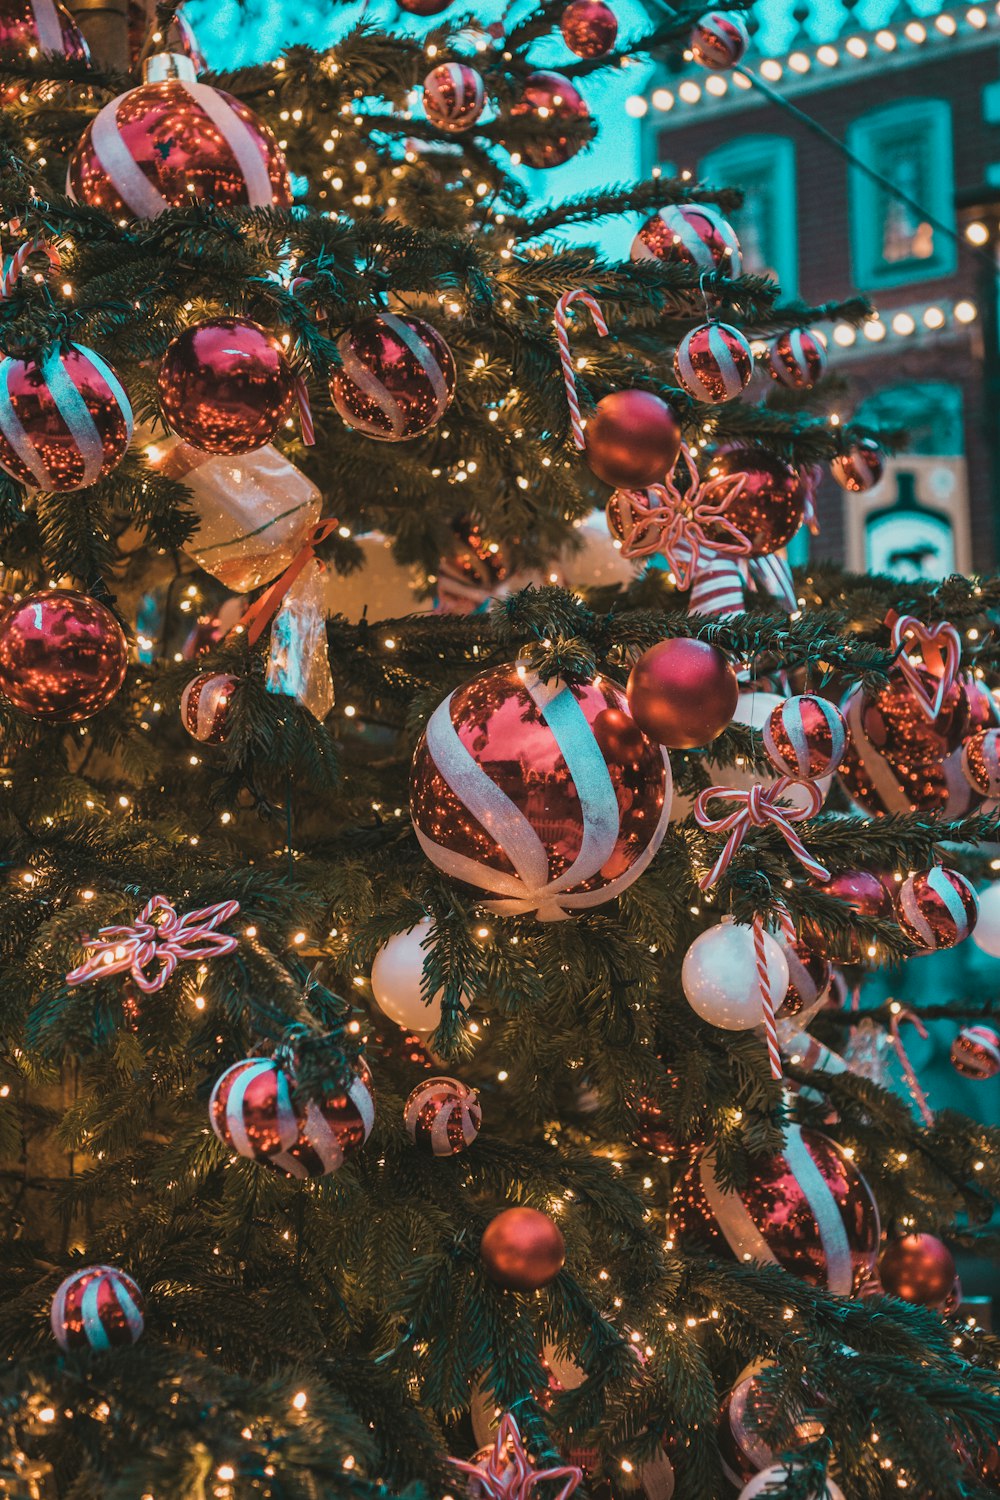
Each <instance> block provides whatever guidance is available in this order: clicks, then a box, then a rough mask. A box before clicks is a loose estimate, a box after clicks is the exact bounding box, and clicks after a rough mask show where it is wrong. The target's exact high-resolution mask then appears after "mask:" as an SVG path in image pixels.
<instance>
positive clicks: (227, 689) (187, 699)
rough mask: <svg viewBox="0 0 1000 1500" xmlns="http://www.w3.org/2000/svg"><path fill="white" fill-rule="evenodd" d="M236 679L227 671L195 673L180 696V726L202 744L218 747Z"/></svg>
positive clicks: (227, 717)
mask: <svg viewBox="0 0 1000 1500" xmlns="http://www.w3.org/2000/svg"><path fill="white" fill-rule="evenodd" d="M235 691H236V678H235V677H232V676H231V675H230V674H229V673H228V672H199V673H198V676H197V677H192V679H191V681H190V682H189V683H188V684H187V686H186V687H185V689H184V691H183V692H182V693H181V723H182V724H183V725H184V728H185V729H186V730H187V732H188V734H189V735H191V736H192V738H193V739H196V740H199V741H200V742H201V744H203V745H221V744H222V742H223V740H224V739H225V738H226V735H227V733H228V730H229V709H230V705H231V704H232V701H233V693H234V692H235Z"/></svg>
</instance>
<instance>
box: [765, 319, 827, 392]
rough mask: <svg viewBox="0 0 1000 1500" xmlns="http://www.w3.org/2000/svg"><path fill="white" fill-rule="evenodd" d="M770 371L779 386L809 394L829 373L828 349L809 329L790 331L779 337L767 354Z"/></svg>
mask: <svg viewBox="0 0 1000 1500" xmlns="http://www.w3.org/2000/svg"><path fill="white" fill-rule="evenodd" d="M767 363H768V368H769V369H770V371H771V374H772V375H773V377H774V379H775V380H777V381H778V383H779V384H780V385H787V386H788V387H789V388H790V389H791V390H793V391H808V390H811V389H812V387H813V386H814V385H815V384H816V382H817V381H818V380H822V378H823V374H824V372H825V370H826V348H825V346H824V345H823V344H822V343H821V342H820V340H819V339H818V338H817V336H816V334H814V333H810V331H809V329H808V328H790V329H789V330H788V332H787V333H782V334H779V336H778V337H777V338H776V339H775V340H774V341H773V343H772V344H771V345H770V347H769V348H768V351H767Z"/></svg>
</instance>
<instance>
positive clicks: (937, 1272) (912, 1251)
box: [878, 1234, 955, 1307]
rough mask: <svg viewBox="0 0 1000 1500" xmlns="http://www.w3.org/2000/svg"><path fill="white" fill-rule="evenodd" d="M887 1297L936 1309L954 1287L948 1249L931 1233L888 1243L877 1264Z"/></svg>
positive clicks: (953, 1270)
mask: <svg viewBox="0 0 1000 1500" xmlns="http://www.w3.org/2000/svg"><path fill="white" fill-rule="evenodd" d="M878 1271H879V1277H880V1278H881V1281H882V1286H883V1288H884V1289H885V1291H886V1293H887V1294H888V1295H889V1296H890V1297H901V1298H902V1299H903V1301H904V1302H916V1303H919V1305H920V1306H921V1307H937V1306H938V1305H939V1304H940V1303H942V1302H944V1300H945V1298H946V1297H947V1296H948V1294H949V1293H950V1291H951V1289H952V1287H953V1286H954V1285H955V1262H954V1259H953V1258H952V1254H951V1251H950V1250H949V1249H948V1246H947V1245H946V1244H944V1243H943V1241H942V1240H939V1239H938V1238H937V1236H936V1235H933V1234H907V1235H904V1236H903V1237H902V1239H898V1240H890V1241H889V1243H888V1244H887V1245H886V1247H885V1249H884V1250H883V1252H882V1258H881V1260H880V1261H879V1263H878Z"/></svg>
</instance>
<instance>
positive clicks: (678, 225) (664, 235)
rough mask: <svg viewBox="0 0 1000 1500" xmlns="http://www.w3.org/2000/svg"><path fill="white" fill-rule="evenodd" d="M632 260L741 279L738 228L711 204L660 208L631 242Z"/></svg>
mask: <svg viewBox="0 0 1000 1500" xmlns="http://www.w3.org/2000/svg"><path fill="white" fill-rule="evenodd" d="M632 259H633V260H664V261H674V262H677V263H679V264H682V265H687V266H696V267H697V269H698V270H699V271H724V272H725V274H726V275H727V276H738V275H739V274H740V271H741V270H742V267H743V257H742V254H741V253H740V242H739V240H738V239H737V238H736V231H735V229H734V228H733V226H732V225H731V224H730V223H729V221H728V220H727V219H724V218H723V217H722V215H721V214H720V213H719V211H718V209H717V208H713V207H712V205H711V204H710V203H668V204H667V205H666V207H664V208H661V209H659V210H658V211H657V212H656V213H655V214H654V215H653V217H652V218H651V219H647V220H646V223H645V224H644V225H643V226H642V228H641V229H640V230H639V233H638V234H637V235H636V237H635V239H634V240H633V241H632Z"/></svg>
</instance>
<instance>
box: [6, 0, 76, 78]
mask: <svg viewBox="0 0 1000 1500" xmlns="http://www.w3.org/2000/svg"><path fill="white" fill-rule="evenodd" d="M39 52H42V53H48V54H51V55H52V56H54V57H62V58H65V60H66V61H67V62H79V63H89V62H90V50H89V48H88V47H87V43H86V42H85V41H84V38H83V32H82V31H81V30H80V28H79V26H78V25H77V24H76V22H75V21H74V19H73V17H72V16H71V15H70V13H69V11H68V10H67V9H66V7H65V6H64V5H60V4H59V3H58V0H0V55H2V56H3V57H4V58H6V59H12V60H16V61H17V62H28V61H30V60H31V59H33V58H35V57H36V56H37V54H38V53H39ZM26 87H27V85H26V84H18V83H12V84H9V85H8V86H7V87H6V88H4V89H3V91H2V94H0V99H2V100H3V102H4V103H7V104H9V103H10V102H11V101H12V100H14V99H16V98H17V97H18V95H19V94H20V93H22V92H23V90H24V89H25V88H26Z"/></svg>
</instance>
